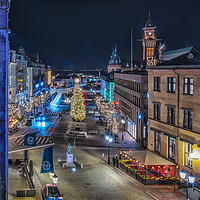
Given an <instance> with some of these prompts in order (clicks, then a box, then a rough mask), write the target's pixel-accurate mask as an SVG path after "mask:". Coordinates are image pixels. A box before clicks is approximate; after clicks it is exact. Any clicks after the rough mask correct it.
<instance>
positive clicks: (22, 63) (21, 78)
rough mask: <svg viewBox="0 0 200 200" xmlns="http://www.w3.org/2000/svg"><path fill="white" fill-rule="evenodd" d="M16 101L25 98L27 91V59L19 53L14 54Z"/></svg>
mask: <svg viewBox="0 0 200 200" xmlns="http://www.w3.org/2000/svg"><path fill="white" fill-rule="evenodd" d="M16 63H17V65H16V98H15V99H16V103H20V102H22V101H24V99H26V93H27V87H26V82H27V63H28V62H27V61H26V60H25V57H24V56H23V55H21V54H18V53H17V54H16Z"/></svg>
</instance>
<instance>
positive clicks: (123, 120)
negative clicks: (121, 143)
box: [121, 119, 125, 140]
mask: <svg viewBox="0 0 200 200" xmlns="http://www.w3.org/2000/svg"><path fill="white" fill-rule="evenodd" d="M121 122H122V124H123V128H124V130H123V131H122V140H124V131H125V119H121Z"/></svg>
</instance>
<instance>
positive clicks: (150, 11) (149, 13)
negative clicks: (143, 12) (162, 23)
mask: <svg viewBox="0 0 200 200" xmlns="http://www.w3.org/2000/svg"><path fill="white" fill-rule="evenodd" d="M150 17H151V11H150V10H149V18H150Z"/></svg>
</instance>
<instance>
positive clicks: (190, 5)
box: [10, 0, 200, 69]
mask: <svg viewBox="0 0 200 200" xmlns="http://www.w3.org/2000/svg"><path fill="white" fill-rule="evenodd" d="M149 10H150V11H151V18H152V20H153V22H154V25H156V26H157V29H156V36H157V38H162V39H163V42H165V43H166V48H165V49H166V50H171V49H176V48H182V47H186V46H187V45H195V46H200V1H199V0H190V1H189V0H101V1H100V0H12V3H11V9H10V30H11V34H10V45H11V47H12V48H13V49H18V47H19V46H23V47H24V48H25V50H26V51H27V52H30V53H33V54H36V52H37V51H39V52H40V58H41V59H42V60H43V62H45V64H50V65H52V66H53V67H54V68H60V69H65V68H66V67H67V63H70V64H71V65H70V69H75V68H79V69H84V68H97V67H98V68H105V67H106V66H107V63H108V60H109V58H110V55H111V52H112V47H113V45H114V44H115V43H116V44H117V46H118V50H119V55H120V57H121V58H130V28H131V27H132V28H133V35H134V57H135V59H141V58H142V43H141V42H137V41H136V39H139V38H142V37H143V32H142V28H143V27H144V25H145V22H146V21H147V18H148V13H149Z"/></svg>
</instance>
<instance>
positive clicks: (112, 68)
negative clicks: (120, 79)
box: [107, 65, 122, 73]
mask: <svg viewBox="0 0 200 200" xmlns="http://www.w3.org/2000/svg"><path fill="white" fill-rule="evenodd" d="M121 68H122V65H108V66H107V69H108V73H110V72H112V71H120V70H121Z"/></svg>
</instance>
